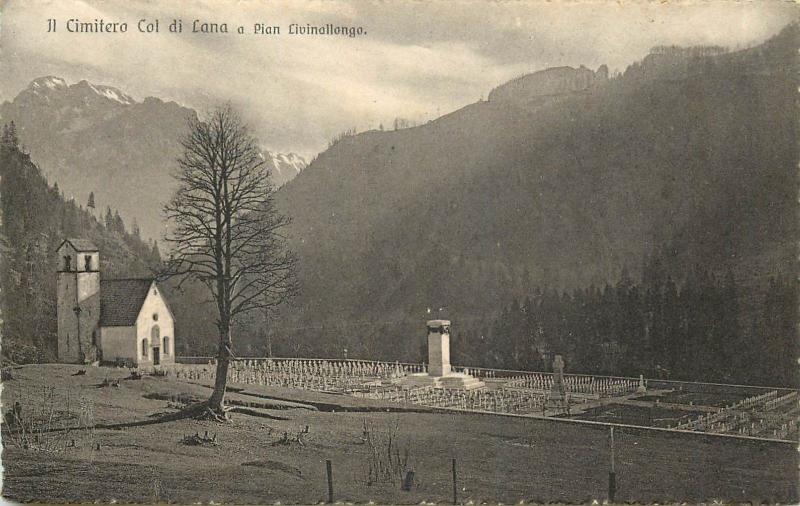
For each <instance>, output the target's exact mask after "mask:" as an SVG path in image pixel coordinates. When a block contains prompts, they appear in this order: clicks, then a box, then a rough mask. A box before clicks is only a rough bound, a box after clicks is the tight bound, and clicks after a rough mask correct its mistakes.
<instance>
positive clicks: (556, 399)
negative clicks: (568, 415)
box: [545, 355, 569, 411]
mask: <svg viewBox="0 0 800 506" xmlns="http://www.w3.org/2000/svg"><path fill="white" fill-rule="evenodd" d="M545 406H546V407H547V408H550V409H557V410H564V411H567V410H568V409H569V399H568V397H567V391H566V388H564V359H563V358H561V355H556V358H555V359H554V360H553V385H552V386H551V387H550V395H549V396H548V397H547V403H546V404H545Z"/></svg>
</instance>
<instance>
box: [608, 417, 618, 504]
mask: <svg viewBox="0 0 800 506" xmlns="http://www.w3.org/2000/svg"><path fill="white" fill-rule="evenodd" d="M616 495H617V473H616V470H615V468H614V427H611V470H610V471H609V472H608V502H609V503H613V502H614V497H615V496H616Z"/></svg>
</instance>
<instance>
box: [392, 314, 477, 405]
mask: <svg viewBox="0 0 800 506" xmlns="http://www.w3.org/2000/svg"><path fill="white" fill-rule="evenodd" d="M427 329H428V367H427V372H422V373H417V374H410V375H408V376H406V377H405V378H403V379H402V380H401V381H400V385H401V386H404V387H407V388H412V387H422V386H433V387H436V388H447V389H451V390H475V389H477V388H483V387H485V386H486V385H485V384H484V383H483V382H482V381H481V380H479V379H477V378H474V377H472V376H470V375H469V374H466V373H458V372H453V368H452V367H451V365H450V320H430V321H428V324H427ZM423 370H424V369H423Z"/></svg>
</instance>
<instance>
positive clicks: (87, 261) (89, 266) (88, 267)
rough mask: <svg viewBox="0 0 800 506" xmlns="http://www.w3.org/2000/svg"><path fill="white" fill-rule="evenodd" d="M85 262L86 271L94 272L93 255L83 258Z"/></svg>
mask: <svg viewBox="0 0 800 506" xmlns="http://www.w3.org/2000/svg"><path fill="white" fill-rule="evenodd" d="M83 261H84V262H85V264H86V265H85V266H84V270H86V272H91V270H92V255H85V256H84V257H83Z"/></svg>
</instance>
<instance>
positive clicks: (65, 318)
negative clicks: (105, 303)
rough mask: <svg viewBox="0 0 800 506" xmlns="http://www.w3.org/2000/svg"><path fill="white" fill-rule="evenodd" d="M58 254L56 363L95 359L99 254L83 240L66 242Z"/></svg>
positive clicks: (98, 306) (98, 330)
mask: <svg viewBox="0 0 800 506" xmlns="http://www.w3.org/2000/svg"><path fill="white" fill-rule="evenodd" d="M56 254H57V255H58V258H57V261H58V266H59V267H58V295H57V303H58V306H57V312H58V361H59V362H64V363H70V364H85V363H89V362H94V361H95V360H97V359H98V353H97V350H98V345H99V332H100V329H99V322H100V252H99V251H98V249H97V247H96V246H95V245H94V244H93V243H92V242H91V241H89V240H86V239H65V240H64V241H63V242H62V243H61V245H60V246H59V247H58V249H57V250H56Z"/></svg>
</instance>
